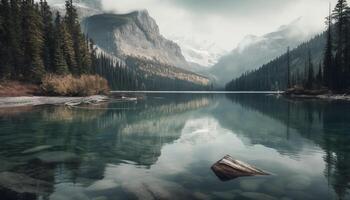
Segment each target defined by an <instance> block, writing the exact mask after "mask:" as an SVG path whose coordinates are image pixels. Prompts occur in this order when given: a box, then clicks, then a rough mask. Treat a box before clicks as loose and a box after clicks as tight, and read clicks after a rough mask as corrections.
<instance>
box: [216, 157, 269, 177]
mask: <svg viewBox="0 0 350 200" xmlns="http://www.w3.org/2000/svg"><path fill="white" fill-rule="evenodd" d="M211 169H212V170H213V172H214V173H215V174H216V176H217V177H218V178H219V179H220V180H222V181H229V180H232V179H235V178H238V177H242V176H258V175H270V174H268V173H267V172H264V171H262V170H260V169H258V168H255V167H253V166H250V165H249V164H247V163H244V162H242V161H239V160H234V159H233V158H232V157H231V156H229V155H227V156H225V157H224V158H223V159H221V160H219V161H218V162H216V163H215V164H214V165H213V166H212V167H211Z"/></svg>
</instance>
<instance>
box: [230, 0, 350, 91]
mask: <svg viewBox="0 0 350 200" xmlns="http://www.w3.org/2000/svg"><path fill="white" fill-rule="evenodd" d="M326 24H327V30H326V31H325V32H324V33H322V34H320V35H317V36H316V37H315V38H313V39H312V40H310V41H309V42H306V43H304V44H301V45H300V46H299V47H297V48H296V49H294V50H292V51H289V48H288V50H287V53H285V54H284V55H282V56H280V57H278V58H276V59H275V60H273V61H271V62H270V63H267V64H265V65H263V66H262V67H260V68H259V69H257V70H254V71H250V72H247V73H245V74H243V75H242V76H241V77H239V78H237V79H234V80H232V81H231V82H230V83H228V84H227V85H226V90H258V91H259V90H284V89H287V88H291V87H302V88H304V89H312V90H314V89H320V88H328V89H330V90H332V91H344V90H347V89H349V87H350V8H349V6H348V4H347V1H346V0H338V2H337V4H336V6H335V8H334V10H333V12H331V11H330V14H329V16H328V17H327V18H326ZM286 49H287V47H286ZM320 49H321V50H322V51H320ZM320 52H321V55H319V54H320Z"/></svg>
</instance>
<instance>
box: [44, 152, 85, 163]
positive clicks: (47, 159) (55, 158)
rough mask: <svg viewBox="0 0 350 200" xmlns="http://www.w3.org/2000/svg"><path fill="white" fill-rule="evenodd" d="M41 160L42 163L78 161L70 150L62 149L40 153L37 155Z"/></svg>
mask: <svg viewBox="0 0 350 200" xmlns="http://www.w3.org/2000/svg"><path fill="white" fill-rule="evenodd" d="M37 158H38V159H39V160H40V161H41V162H44V163H50V164H55V163H75V162H79V160H80V159H79V157H78V156H77V155H76V154H74V153H71V152H64V151H51V152H46V153H42V154H40V155H39V156H38V157H37Z"/></svg>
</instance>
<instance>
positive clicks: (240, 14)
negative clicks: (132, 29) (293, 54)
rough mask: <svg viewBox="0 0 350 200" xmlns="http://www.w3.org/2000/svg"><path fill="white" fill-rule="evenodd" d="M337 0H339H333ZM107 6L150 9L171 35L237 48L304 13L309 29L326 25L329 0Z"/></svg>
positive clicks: (190, 0)
mask: <svg viewBox="0 0 350 200" xmlns="http://www.w3.org/2000/svg"><path fill="white" fill-rule="evenodd" d="M331 2H332V3H333V4H335V2H336V0H331ZM102 3H103V7H104V8H105V9H106V10H110V11H114V12H118V13H126V12H130V11H133V10H140V9H147V10H148V11H149V13H150V15H151V16H152V17H153V18H155V20H156V21H157V23H158V25H159V27H160V30H161V33H162V34H163V35H165V36H166V37H168V38H174V37H185V38H196V39H199V40H205V41H211V42H213V43H215V44H217V45H219V46H220V47H221V48H223V49H225V50H231V49H233V48H234V47H235V46H236V45H237V44H238V42H239V41H240V40H241V39H242V38H243V37H244V36H246V35H248V34H253V35H263V34H265V33H268V32H271V31H274V30H276V29H277V28H278V27H279V26H281V25H284V24H288V23H289V22H291V21H293V20H295V19H297V18H299V17H302V18H303V23H305V32H307V33H310V32H312V33H316V32H320V31H322V30H323V29H324V18H325V16H326V15H327V13H328V4H329V0H132V1H130V0H117V1H116V0H102Z"/></svg>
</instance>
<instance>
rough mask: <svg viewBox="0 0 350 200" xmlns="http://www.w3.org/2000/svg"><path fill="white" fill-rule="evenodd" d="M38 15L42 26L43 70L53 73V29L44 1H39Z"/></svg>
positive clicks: (50, 16)
mask: <svg viewBox="0 0 350 200" xmlns="http://www.w3.org/2000/svg"><path fill="white" fill-rule="evenodd" d="M40 14H41V18H42V20H43V21H42V24H43V30H42V31H43V38H44V51H43V60H44V65H45V70H46V71H48V72H53V71H54V69H53V59H54V56H55V55H54V53H55V47H54V44H55V39H54V30H53V29H54V27H53V24H52V20H53V19H52V12H51V10H50V7H49V5H48V3H47V1H46V0H40Z"/></svg>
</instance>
